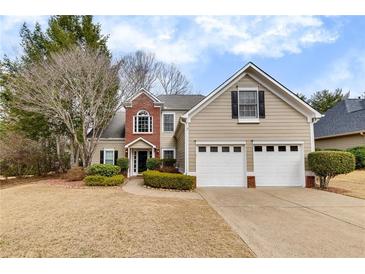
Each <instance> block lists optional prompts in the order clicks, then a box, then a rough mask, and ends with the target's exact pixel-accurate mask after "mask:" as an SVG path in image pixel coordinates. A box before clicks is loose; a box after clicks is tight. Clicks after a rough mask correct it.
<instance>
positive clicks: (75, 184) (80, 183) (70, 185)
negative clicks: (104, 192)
mask: <svg viewBox="0 0 365 274" xmlns="http://www.w3.org/2000/svg"><path fill="white" fill-rule="evenodd" d="M40 182H41V183H45V184H47V185H56V186H64V187H66V188H85V187H87V186H86V185H85V182H83V181H66V180H65V179H50V180H42V181H40Z"/></svg>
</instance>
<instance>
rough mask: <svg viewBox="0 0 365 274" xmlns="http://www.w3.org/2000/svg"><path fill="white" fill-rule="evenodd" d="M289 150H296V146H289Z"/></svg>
mask: <svg viewBox="0 0 365 274" xmlns="http://www.w3.org/2000/svg"><path fill="white" fill-rule="evenodd" d="M290 151H298V146H290Z"/></svg>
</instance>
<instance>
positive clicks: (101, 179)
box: [84, 175, 124, 186]
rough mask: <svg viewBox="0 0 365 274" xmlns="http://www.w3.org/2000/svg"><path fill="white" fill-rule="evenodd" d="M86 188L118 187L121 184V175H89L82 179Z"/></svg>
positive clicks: (122, 178)
mask: <svg viewBox="0 0 365 274" xmlns="http://www.w3.org/2000/svg"><path fill="white" fill-rule="evenodd" d="M84 182H85V185H87V186H118V185H121V184H123V182H124V176H123V175H114V176H111V177H107V176H101V175H89V176H86V177H85V179H84Z"/></svg>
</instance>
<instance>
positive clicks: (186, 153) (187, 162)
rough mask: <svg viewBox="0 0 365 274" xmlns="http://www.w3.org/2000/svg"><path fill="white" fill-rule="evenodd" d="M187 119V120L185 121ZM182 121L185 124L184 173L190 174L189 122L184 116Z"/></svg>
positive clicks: (181, 118)
mask: <svg viewBox="0 0 365 274" xmlns="http://www.w3.org/2000/svg"><path fill="white" fill-rule="evenodd" d="M184 119H185V121H184ZM180 122H181V123H182V124H183V125H184V131H185V132H184V154H185V157H184V158H185V159H184V165H185V167H184V174H188V169H189V123H188V119H187V118H184V117H180Z"/></svg>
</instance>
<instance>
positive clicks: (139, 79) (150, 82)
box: [120, 51, 161, 97]
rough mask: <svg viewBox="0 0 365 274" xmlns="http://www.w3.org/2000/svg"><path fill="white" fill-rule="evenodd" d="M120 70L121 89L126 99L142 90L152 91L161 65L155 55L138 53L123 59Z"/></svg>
mask: <svg viewBox="0 0 365 274" xmlns="http://www.w3.org/2000/svg"><path fill="white" fill-rule="evenodd" d="M122 64H123V65H122V67H121V69H120V80H121V89H122V90H124V94H125V96H126V97H129V96H131V95H133V94H134V93H136V92H138V91H139V90H140V89H141V88H145V89H147V90H152V88H153V87H154V84H155V83H156V79H157V75H158V72H159V70H160V68H161V63H159V62H157V61H156V58H155V55H154V54H153V53H146V52H143V51H136V52H135V53H131V54H128V55H126V56H124V57H123V58H122Z"/></svg>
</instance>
